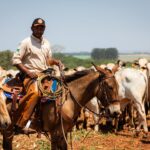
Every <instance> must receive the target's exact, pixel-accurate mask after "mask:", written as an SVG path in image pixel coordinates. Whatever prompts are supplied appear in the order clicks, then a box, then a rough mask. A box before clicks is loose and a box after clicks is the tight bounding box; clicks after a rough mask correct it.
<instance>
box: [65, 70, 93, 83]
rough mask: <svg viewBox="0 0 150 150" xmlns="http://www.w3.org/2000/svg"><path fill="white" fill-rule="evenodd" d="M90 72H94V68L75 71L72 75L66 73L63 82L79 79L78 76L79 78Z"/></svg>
mask: <svg viewBox="0 0 150 150" xmlns="http://www.w3.org/2000/svg"><path fill="white" fill-rule="evenodd" d="M91 72H94V70H83V71H77V72H75V73H74V74H72V75H66V76H65V82H67V83H69V82H71V81H74V80H76V79H79V78H81V77H83V76H85V75H87V74H89V73H91Z"/></svg>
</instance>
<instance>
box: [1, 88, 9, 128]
mask: <svg viewBox="0 0 150 150" xmlns="http://www.w3.org/2000/svg"><path fill="white" fill-rule="evenodd" d="M0 97H3V99H1V98H0V129H1V130H5V129H6V128H7V127H8V126H9V125H10V124H11V119H10V116H9V112H8V110H7V105H6V99H5V98H4V97H5V96H4V95H3V92H2V90H1V89H0Z"/></svg>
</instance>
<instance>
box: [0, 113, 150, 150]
mask: <svg viewBox="0 0 150 150" xmlns="http://www.w3.org/2000/svg"><path fill="white" fill-rule="evenodd" d="M147 123H148V127H149V133H148V138H146V139H145V138H143V132H141V133H140V134H139V136H138V137H135V136H134V135H135V134H134V132H133V130H129V128H128V127H124V129H123V130H121V131H119V132H117V134H115V133H114V132H112V130H111V127H110V125H109V124H108V126H107V127H106V126H100V129H101V130H100V131H99V132H94V131H93V130H92V129H90V130H88V131H87V130H84V129H82V130H78V131H73V132H72V134H71V135H72V140H70V134H69V136H68V148H69V150H71V141H72V148H73V150H150V115H149V116H148V117H147ZM108 128H109V129H108ZM0 150H3V149H2V136H1V135H0ZM13 150H50V142H49V140H48V139H47V138H46V137H45V136H44V135H42V136H41V138H37V133H35V132H34V133H32V134H30V136H27V135H21V134H20V135H15V136H14V140H13Z"/></svg>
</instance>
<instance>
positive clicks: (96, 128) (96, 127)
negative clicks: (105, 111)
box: [94, 112, 99, 132]
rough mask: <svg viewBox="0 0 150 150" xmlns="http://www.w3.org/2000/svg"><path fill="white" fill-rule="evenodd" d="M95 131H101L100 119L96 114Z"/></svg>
mask: <svg viewBox="0 0 150 150" xmlns="http://www.w3.org/2000/svg"><path fill="white" fill-rule="evenodd" d="M96 113H97V112H96ZM94 131H97V132H98V131H99V117H98V116H97V115H96V114H94Z"/></svg>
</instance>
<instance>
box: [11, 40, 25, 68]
mask: <svg viewBox="0 0 150 150" xmlns="http://www.w3.org/2000/svg"><path fill="white" fill-rule="evenodd" d="M26 49H27V46H26V42H21V43H20V44H19V46H18V48H17V50H16V52H14V54H13V57H12V64H13V65H17V64H21V63H22V58H23V57H24V55H25V52H26Z"/></svg>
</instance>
